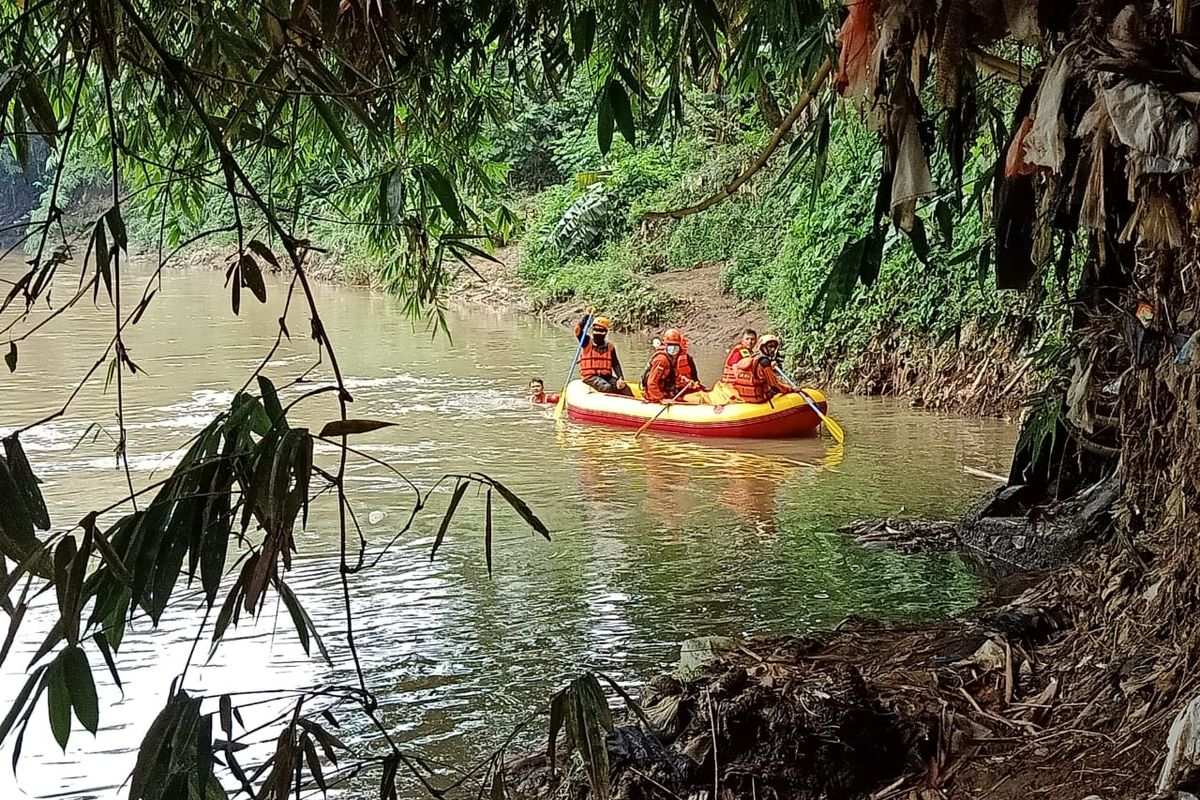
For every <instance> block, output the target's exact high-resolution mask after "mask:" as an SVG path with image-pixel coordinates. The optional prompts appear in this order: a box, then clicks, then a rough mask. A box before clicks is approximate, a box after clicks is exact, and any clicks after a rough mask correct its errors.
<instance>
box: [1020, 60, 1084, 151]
mask: <svg viewBox="0 0 1200 800" xmlns="http://www.w3.org/2000/svg"><path fill="white" fill-rule="evenodd" d="M1073 54H1074V48H1071V47H1065V48H1063V51H1062V52H1061V53H1059V54H1058V58H1057V59H1056V60H1055V61H1054V65H1053V66H1052V67H1050V69H1049V70H1048V71H1047V72H1046V77H1045V78H1044V79H1043V80H1042V85H1041V88H1040V89H1038V93H1037V97H1035V98H1034V100H1033V110H1032V111H1031V112H1030V116H1031V117H1033V125H1032V126H1031V127H1030V129H1029V133H1028V135H1026V136H1025V137H1024V139H1025V162H1026V163H1028V164H1034V165H1036V166H1039V167H1046V168H1048V169H1049V170H1051V171H1052V172H1055V173H1057V172H1059V171H1060V170H1061V169H1062V162H1063V158H1064V157H1065V156H1066V144H1065V141H1064V140H1065V139H1066V135H1067V126H1066V124H1065V123H1064V122H1063V120H1062V101H1063V95H1064V94H1065V93H1066V88H1067V78H1068V77H1070V75H1071V57H1072V55H1073ZM1019 135H1020V134H1018V136H1019Z"/></svg>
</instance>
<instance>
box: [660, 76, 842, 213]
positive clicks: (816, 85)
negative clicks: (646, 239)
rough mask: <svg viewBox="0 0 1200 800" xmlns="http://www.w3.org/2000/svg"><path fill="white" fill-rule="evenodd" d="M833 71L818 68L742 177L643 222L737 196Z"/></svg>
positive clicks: (765, 161)
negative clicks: (805, 88)
mask: <svg viewBox="0 0 1200 800" xmlns="http://www.w3.org/2000/svg"><path fill="white" fill-rule="evenodd" d="M832 70H833V59H832V58H826V59H825V60H824V61H823V62H822V63H821V66H820V67H818V68H817V72H816V74H815V75H814V76H813V79H812V83H811V84H810V85H809V87H808V91H806V92H805V93H804V94H802V95H801V96H800V99H799V100H798V101H796V105H795V106H794V107H793V108H792V110H791V113H789V114H788V115H787V118H786V119H784V120H783V122H782V123H780V125H779V127H778V128H776V129H775V133H774V134H772V136H771V141H769V142H767V146H766V148H764V149H763V151H762V153H761V154H760V155H759V156H758V158H757V159H755V161H754V163H753V164H751V165H750V166H749V167H747V168H746V170H745V171H744V172H742V174H740V175H738V176H737V177H736V178H734V179H733V181H731V182H730V183H729V184H727V185H725V186H724V187H722V188H721V190H720V191H719V192H717V193H716V194H714V195H712V196H711V197H708V198H706V199H705V200H702V201H701V202H699V203H696V204H695V205H693V206H687V207H686V208H676V209H674V210H672V211H651V212H649V213H648V214H646V216H645V217H644V219H682V218H683V217H688V216H691V215H692V214H699V213H700V212H701V211H707V210H708V209H710V208H712V207H713V206H715V205H716V204H717V203H720V202H721V201H722V200H725V199H728V198H730V197H733V195H735V194H737V192H738V190H739V189H741V188H742V186H744V185H745V183H746V181H748V180H750V179H751V178H752V177H754V174H755V173H756V172H758V171H759V170H760V169H762V168H763V167H765V166H766V164H767V162H768V161H769V160H770V159H771V156H773V155H774V154H775V151H776V150H778V149H779V145H780V144H781V143H782V142H783V139H784V137H785V136H787V134H788V131H790V130H791V129H792V126H793V125H795V124H796V120H798V119H800V115H801V114H803V113H804V111H805V109H807V108H808V107H809V105H811V104H812V101H813V98H814V97H816V94H817V91H818V90H819V89H820V88H821V85H822V84H823V83H825V80H826V79H827V78H828V77H829V73H830V72H831V71H832Z"/></svg>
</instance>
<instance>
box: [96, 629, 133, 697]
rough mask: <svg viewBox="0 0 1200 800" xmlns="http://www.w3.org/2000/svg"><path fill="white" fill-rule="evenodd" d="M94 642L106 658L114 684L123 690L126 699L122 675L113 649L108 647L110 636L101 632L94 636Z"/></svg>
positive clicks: (122, 694)
mask: <svg viewBox="0 0 1200 800" xmlns="http://www.w3.org/2000/svg"><path fill="white" fill-rule="evenodd" d="M92 641H93V642H95V643H96V649H97V650H99V651H100V655H101V656H103V657H104V663H105V664H106V665H108V674H109V675H111V676H112V679H113V683H115V684H116V685H117V688H118V689H120V690H121V696H122V697H124V696H125V687H124V686H123V685H122V684H121V673H120V672H118V671H117V662H116V661H115V660H114V659H113V654H112V648H111V647H109V645H108V636H107V635H105V633H104V631H100V632H99V633H96V634H93V635H92Z"/></svg>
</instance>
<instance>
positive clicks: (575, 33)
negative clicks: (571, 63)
mask: <svg viewBox="0 0 1200 800" xmlns="http://www.w3.org/2000/svg"><path fill="white" fill-rule="evenodd" d="M595 41H596V12H595V10H594V9H591V8H585V9H582V10H581V11H580V12H579V13H578V14H576V15H575V19H574V21H573V22H572V23H571V45H572V47H573V49H574V55H575V60H576V61H580V62H582V61H584V60H586V59H587V57H588V56H589V55H591V53H592V45H593V44H594V43H595Z"/></svg>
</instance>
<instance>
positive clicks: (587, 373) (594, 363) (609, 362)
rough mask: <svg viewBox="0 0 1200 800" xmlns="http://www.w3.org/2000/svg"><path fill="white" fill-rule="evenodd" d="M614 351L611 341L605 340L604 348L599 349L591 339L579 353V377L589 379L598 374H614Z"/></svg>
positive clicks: (604, 375) (606, 375) (605, 375)
mask: <svg viewBox="0 0 1200 800" xmlns="http://www.w3.org/2000/svg"><path fill="white" fill-rule="evenodd" d="M614 352H615V350H614V349H613V346H612V344H611V343H609V342H605V343H604V349H603V350H598V349H597V348H596V346H595V345H594V344H592V342H591V340H590V339H589V340H588V341H587V342H586V343H585V344H584V345H583V351H582V352H580V354H579V377H581V378H583V379H584V380H587V379H588V378H591V377H594V376H596V375H600V376H603V377H608V376H610V375H612V374H613V353H614Z"/></svg>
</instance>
